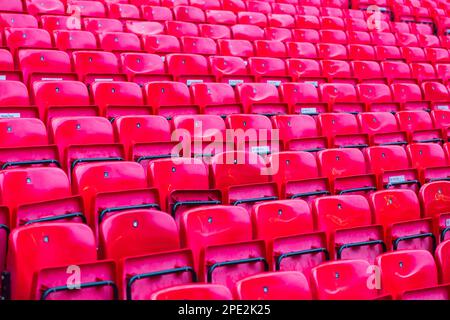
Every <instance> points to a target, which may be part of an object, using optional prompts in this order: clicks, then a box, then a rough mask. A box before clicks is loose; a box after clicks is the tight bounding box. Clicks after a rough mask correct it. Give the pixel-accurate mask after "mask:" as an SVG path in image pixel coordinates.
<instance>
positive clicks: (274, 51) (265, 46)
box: [255, 40, 287, 58]
mask: <svg viewBox="0 0 450 320" xmlns="http://www.w3.org/2000/svg"><path fill="white" fill-rule="evenodd" d="M255 48H256V55H257V56H260V57H272V58H273V57H275V58H284V57H286V55H287V53H286V46H285V45H284V43H283V42H281V41H267V40H257V41H255Z"/></svg>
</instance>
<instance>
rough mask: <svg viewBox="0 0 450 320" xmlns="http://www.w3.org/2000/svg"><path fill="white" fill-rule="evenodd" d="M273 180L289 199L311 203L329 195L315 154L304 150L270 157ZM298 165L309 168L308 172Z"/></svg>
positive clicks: (327, 186)
mask: <svg viewBox="0 0 450 320" xmlns="http://www.w3.org/2000/svg"><path fill="white" fill-rule="evenodd" d="M269 163H270V165H271V168H272V169H273V170H277V171H276V172H273V173H272V177H273V180H274V181H275V182H276V183H277V184H278V187H279V190H280V192H281V193H282V194H283V195H284V196H285V197H286V198H287V199H298V198H299V199H304V200H305V201H308V203H311V202H312V201H313V200H314V199H315V198H317V197H320V196H324V195H329V194H330V192H329V189H330V188H329V183H328V179H327V178H322V176H321V174H320V172H319V168H318V164H317V161H316V159H315V156H314V155H313V154H312V153H309V152H304V151H284V152H279V153H273V154H272V155H270V157H269ZM296 166H301V167H304V168H308V171H307V172H302V171H298V170H296V169H295V168H296ZM310 231H312V230H310Z"/></svg>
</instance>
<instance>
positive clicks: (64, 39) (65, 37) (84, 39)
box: [53, 30, 97, 52]
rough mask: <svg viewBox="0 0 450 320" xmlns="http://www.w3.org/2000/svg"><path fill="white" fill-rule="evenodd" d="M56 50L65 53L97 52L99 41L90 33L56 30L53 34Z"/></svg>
mask: <svg viewBox="0 0 450 320" xmlns="http://www.w3.org/2000/svg"><path fill="white" fill-rule="evenodd" d="M53 37H54V38H55V44H56V48H58V49H59V50H63V51H68V52H71V51H77V50H96V49H97V40H96V39H95V36H94V35H93V34H92V33H91V32H89V31H81V30H55V31H54V32H53Z"/></svg>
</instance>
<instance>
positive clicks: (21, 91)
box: [0, 80, 39, 118]
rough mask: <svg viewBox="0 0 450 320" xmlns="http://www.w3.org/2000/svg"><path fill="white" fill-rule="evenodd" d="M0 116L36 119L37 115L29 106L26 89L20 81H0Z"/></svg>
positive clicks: (36, 111)
mask: <svg viewBox="0 0 450 320" xmlns="http://www.w3.org/2000/svg"><path fill="white" fill-rule="evenodd" d="M0 93H1V95H0V97H1V98H0V116H1V117H2V118H3V117H7V118H10V117H16V118H17V117H21V118H23V117H25V118H26V117H31V118H38V117H39V113H38V110H36V109H35V108H34V107H31V106H30V98H29V95H28V89H27V87H26V86H25V85H24V84H23V83H22V82H20V81H11V80H3V81H0Z"/></svg>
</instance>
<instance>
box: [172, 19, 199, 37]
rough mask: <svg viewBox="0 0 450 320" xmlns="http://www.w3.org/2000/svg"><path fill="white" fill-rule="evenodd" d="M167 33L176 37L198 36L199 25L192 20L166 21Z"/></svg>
mask: <svg viewBox="0 0 450 320" xmlns="http://www.w3.org/2000/svg"><path fill="white" fill-rule="evenodd" d="M166 30H167V34H168V35H171V36H175V37H182V36H193V37H197V36H198V27H197V25H196V24H195V23H192V22H183V21H166Z"/></svg>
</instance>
